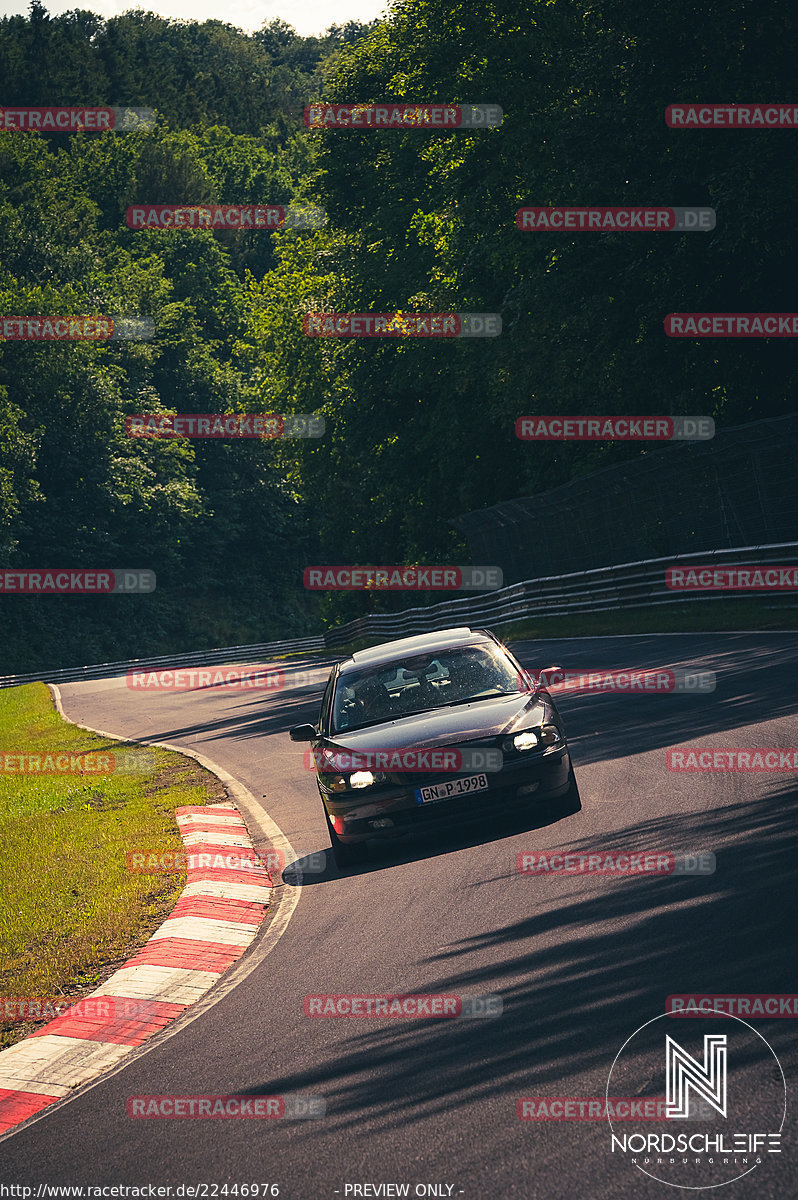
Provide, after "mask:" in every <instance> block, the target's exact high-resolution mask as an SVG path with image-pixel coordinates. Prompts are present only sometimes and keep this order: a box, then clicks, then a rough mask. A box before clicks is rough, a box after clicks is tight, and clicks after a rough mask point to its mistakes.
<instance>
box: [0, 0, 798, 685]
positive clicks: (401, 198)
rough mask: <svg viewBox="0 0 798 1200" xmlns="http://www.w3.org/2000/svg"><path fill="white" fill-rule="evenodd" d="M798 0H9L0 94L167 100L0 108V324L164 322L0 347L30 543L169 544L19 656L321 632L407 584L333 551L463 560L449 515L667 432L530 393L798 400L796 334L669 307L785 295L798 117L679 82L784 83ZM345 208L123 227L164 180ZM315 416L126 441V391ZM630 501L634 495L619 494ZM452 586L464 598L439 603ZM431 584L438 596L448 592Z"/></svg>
mask: <svg viewBox="0 0 798 1200" xmlns="http://www.w3.org/2000/svg"><path fill="white" fill-rule="evenodd" d="M796 24H798V16H796V15H793V14H792V9H791V5H790V4H789V3H788V2H787V0H776V2H774V3H769V4H767V5H766V6H764V7H763V6H762V5H761V4H760V3H758V2H755V0H731V3H730V4H729V5H727V6H725V7H724V8H723V10H718V9H717V8H716V7H715V6H708V5H703V4H696V3H691V2H690V0H667V2H666V0H652V2H651V3H649V4H646V5H640V4H637V3H632V2H631V0H607V2H606V3H591V2H590V0H587V2H586V3H585V4H583V5H574V4H573V3H570V2H569V3H566V2H565V0H548V2H547V0H515V2H513V0H508V2H507V3H505V4H503V5H501V6H491V5H487V6H486V5H477V4H474V3H458V2H456V0H455V2H454V3H451V2H448V3H442V2H441V0H403V2H402V3H401V4H398V5H397V6H396V7H395V8H394V9H393V10H392V15H391V16H390V18H389V20H387V21H386V22H372V23H371V24H370V25H363V24H359V23H357V22H348V23H345V24H343V25H332V26H330V28H329V29H328V30H327V32H326V33H325V34H323V35H322V36H319V37H312V38H303V37H300V36H298V35H297V34H296V33H295V31H294V30H293V29H292V28H291V26H290V25H288V24H287V23H286V22H284V21H282V20H274V21H271V22H270V23H268V24H266V25H264V27H263V28H262V29H261V30H260V31H258V32H256V33H254V34H252V35H246V34H244V33H242V32H241V31H239V30H237V29H236V28H234V27H233V26H231V25H229V24H225V23H223V22H221V21H206V22H204V23H201V24H199V23H195V22H177V21H170V20H166V19H163V18H160V17H157V16H155V15H153V14H152V13H147V12H143V11H138V10H137V11H132V12H127V13H125V14H123V15H122V16H119V17H114V18H112V19H109V20H102V19H100V18H99V17H97V16H95V15H93V14H92V13H90V12H87V11H83V10H77V11H73V12H70V13H67V14H66V15H64V16H60V17H50V16H49V15H48V13H47V11H46V10H45V8H44V7H42V5H41V4H40V3H38V0H35V2H34V3H33V4H32V5H31V8H30V12H29V15H28V16H27V17H8V18H4V19H3V20H2V21H0V80H2V88H1V89H0V101H2V105H3V106H4V107H5V108H6V109H11V108H13V107H14V106H15V105H26V106H33V105H42V106H54V105H81V106H82V105H98V106H99V105H109V106H129V107H145V108H153V109H155V110H156V111H157V121H156V123H155V124H154V126H153V127H152V128H141V129H138V130H134V131H131V132H120V133H115V132H96V133H95V132H88V131H87V132H79V133H75V134H67V133H36V132H24V133H23V132H20V131H16V130H13V129H2V130H0V315H18V314H26V315H29V314H81V313H106V314H109V315H111V316H129V315H133V316H146V317H149V318H151V319H152V321H153V324H154V328H155V335H154V337H153V338H151V339H149V340H143V341H114V342H107V343H94V342H60V343H43V342H38V343H37V342H24V341H7V342H0V446H1V447H2V460H1V462H0V512H1V513H2V531H1V532H0V555H2V562H1V563H0V566H4V567H9V568H25V567H28V566H30V567H48V566H49V567H65V566H84V567H98V566H99V567H111V568H113V567H136V568H138V567H145V568H150V569H152V570H154V571H155V572H156V575H157V579H158V587H157V590H156V591H155V592H154V593H152V594H150V595H146V596H116V597H98V598H95V599H91V598H81V597H75V596H63V597H53V596H42V597H21V596H16V597H15V596H11V595H7V596H4V597H3V598H2V603H1V604H0V637H2V640H3V643H4V647H5V654H4V655H3V661H4V663H5V669H6V670H8V671H13V670H19V671H22V670H26V669H31V668H35V667H39V666H44V665H49V666H59V665H71V664H75V663H88V662H98V661H105V660H111V659H116V658H126V657H132V656H133V655H137V656H146V655H149V654H159V653H168V652H170V651H179V650H191V649H199V648H207V647H210V646H218V645H226V644H227V645H229V644H232V643H238V642H251V641H265V640H269V639H271V638H280V637H291V636H298V635H302V634H306V633H309V632H315V631H316V630H317V629H319V628H320V627H321V624H322V623H336V622H337V621H339V620H343V619H347V618H348V617H350V616H354V615H357V614H359V613H360V612H363V611H368V610H370V609H374V608H379V607H382V608H390V607H395V606H397V605H399V604H406V603H407V602H408V599H407V597H406V596H405V597H401V596H396V595H381V596H376V595H374V594H373V593H368V594H362V593H342V594H330V595H327V596H318V595H309V594H308V593H306V592H305V591H304V589H303V586H302V572H303V569H304V567H305V566H306V565H308V564H309V563H376V564H379V563H404V562H408V563H411V562H421V563H423V562H426V563H430V562H448V563H452V562H462V561H467V560H466V558H465V555H466V548H465V545H464V543H463V541H462V538H461V535H460V534H459V533H457V532H456V531H455V529H454V528H453V527H452V526H451V524H450V522H451V520H452V519H453V518H455V517H457V516H459V515H461V514H463V513H465V512H468V511H470V510H473V509H477V508H482V507H485V506H488V505H492V504H496V503H498V502H499V501H503V500H508V499H512V498H514V497H518V496H529V495H533V494H535V493H538V492H541V491H544V490H546V489H548V488H550V487H554V486H557V485H559V484H562V483H564V482H567V481H568V480H570V479H574V478H577V477H579V476H582V475H584V474H586V473H588V472H590V471H592V470H595V469H596V468H598V467H602V466H605V465H607V464H608V463H610V462H613V461H618V460H621V459H623V458H624V457H629V456H635V455H639V454H641V453H647V452H650V451H651V450H652V449H656V445H655V444H653V443H647V444H644V445H643V446H641V445H639V444H638V445H630V444H621V443H601V442H596V443H590V442H575V443H565V444H557V443H548V444H531V443H528V442H522V441H519V440H518V439H517V438H516V436H515V432H514V427H515V420H516V418H517V417H519V416H521V415H524V414H532V413H551V414H560V413H561V414H570V413H577V414H603V413H612V414H645V413H650V414H706V415H710V416H712V417H713V418H714V420H715V421H716V423H717V426H718V428H722V427H724V426H725V427H728V426H729V425H734V424H739V423H741V422H744V421H749V420H754V419H756V418H758V417H762V416H768V415H778V414H782V413H787V412H792V411H795V409H796V408H798V404H796V382H795V369H794V355H795V350H794V341H793V340H792V339H788V338H769V339H752V340H747V339H733V338H732V339H724V340H716V339H703V340H701V339H670V338H668V337H666V336H665V334H664V330H663V320H664V318H665V316H666V315H667V314H668V313H670V312H678V311H691V312H696V311H698V312H725V311H734V312H751V311H753V312H789V311H792V310H796V309H798V305H797V304H796V303H795V287H794V273H795V268H794V260H795V252H796V240H797V238H798V235H797V234H796V231H795V225H794V222H793V221H792V220H791V219H790V209H791V204H792V196H793V195H794V194H795V191H796V186H797V185H798V169H797V167H798V153H796V147H795V138H796V137H798V130H796V131H791V130H789V129H779V130H772V131H765V130H734V129H728V130H710V131H704V130H677V129H671V128H669V127H668V126H667V124H666V122H665V119H664V113H665V108H666V106H667V105H669V104H672V103H675V102H679V101H685V102H698V101H703V102H713V103H717V102H720V101H726V100H728V101H729V102H741V101H746V102H748V101H763V102H768V101H774V102H779V101H780V102H788V101H790V100H791V97H792V88H793V82H794V76H795V68H794V62H795V52H796V31H795V27H796ZM314 100H325V101H327V102H330V103H335V102H345V101H350V102H351V101H358V102H367V101H382V100H395V101H398V102H411V101H418V102H432V101H446V102H450V103H457V102H463V103H467V102H473V103H494V104H498V105H500V106H501V108H502V110H503V113H504V118H503V121H502V123H501V125H500V126H499V127H497V128H492V129H481V130H480V129H476V130H455V131H452V130H435V129H412V128H411V129H401V130H400V129H395V130H394V129H392V130H372V129H347V130H335V129H319V130H314V129H308V128H307V127H306V125H305V123H304V121H303V116H302V114H303V109H304V107H305V105H306V104H308V103H310V102H311V101H314ZM306 201H309V202H312V203H313V204H316V205H319V206H321V207H322V208H323V209H324V210H325V212H326V213H327V215H328V221H327V224H326V225H325V226H323V227H322V228H318V229H315V230H298V229H285V230H281V231H278V232H266V231H256V230H220V231H215V232H214V231H211V230H203V229H199V228H198V229H192V228H179V229H166V230H157V229H150V228H148V229H143V230H139V229H131V228H129V227H128V226H127V224H126V220H125V214H126V210H127V209H128V207H130V206H131V205H135V204H186V205H189V204H206V205H207V204H218V203H228V204H230V203H232V204H261V205H262V204H264V203H268V204H283V205H287V204H301V203H304V202H306ZM576 204H591V205H622V204H639V205H660V206H661V205H683V206H693V205H695V206H708V207H712V208H714V209H715V211H716V213H717V225H716V228H715V229H714V230H713V231H712V232H711V233H709V232H708V233H690V234H678V233H672V232H667V233H645V232H643V233H634V234H628V235H625V234H618V233H603V232H602V233H578V234H575V235H572V234H565V233H559V234H546V233H537V232H536V233H524V232H521V231H519V230H518V229H517V228H516V224H515V214H516V211H517V209H518V208H519V207H521V206H524V205H576ZM311 310H314V311H316V310H331V311H357V312H364V311H373V312H396V311H405V310H407V311H413V310H419V311H424V312H450V311H454V312H494V313H499V314H500V315H501V317H502V321H503V332H502V334H501V336H500V337H496V338H485V339H481V338H457V339H451V340H448V339H447V340H437V339H413V338H404V339H397V340H386V339H380V338H375V339H369V338H351V339H350V338H346V339H343V338H341V339H337V338H312V337H307V336H306V335H305V333H304V332H303V326H302V317H303V315H304V314H305V313H307V312H308V311H311ZM153 412H155V413H161V412H178V413H209V412H212V413H216V412H225V413H235V412H238V413H245V412H252V413H263V412H279V413H321V414H323V415H324V417H325V421H326V433H325V435H324V436H323V437H321V438H313V439H310V438H308V439H272V440H266V441H259V440H239V441H236V440H207V441H202V440H190V441H187V440H174V441H170V440H150V439H140V438H131V437H128V436H127V435H126V432H125V417H126V416H127V415H129V414H134V413H153ZM618 515H619V521H620V522H623V521H626V520H628V519H629V516H630V515H629V513H628V512H627V511H625V510H622V509H619V514H618ZM429 599H430V600H433V601H434V600H436V599H440V595H433V596H430V597H429ZM423 600H424V598H423V597H421V598H420V599H419V598H417V597H415V596H414V597H412V598H411V600H410V602H411V603H419V602H423Z"/></svg>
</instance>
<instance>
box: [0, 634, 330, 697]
mask: <svg viewBox="0 0 798 1200" xmlns="http://www.w3.org/2000/svg"><path fill="white" fill-rule="evenodd" d="M324 649H325V644H324V638H323V637H322V636H321V635H318V636H316V637H308V638H293V639H289V640H287V641H282V642H262V643H260V644H259V645H256V646H223V647H220V648H219V649H217V650H196V651H194V652H193V653H191V654H166V655H163V656H161V657H160V658H132V659H129V660H122V661H121V662H110V663H96V664H95V665H94V666H90V667H64V668H62V669H60V670H57V671H31V672H29V673H28V674H27V675H0V687H16V685H17V684H20V683H36V682H38V681H39V680H41V681H42V682H43V683H75V682H77V681H78V680H80V679H104V678H106V677H107V676H109V675H121V674H122V673H123V672H124V671H129V670H134V669H136V670H139V671H146V670H153V671H156V670H158V669H159V668H172V667H203V666H214V665H216V664H217V663H236V662H248V661H249V660H250V659H256V658H258V657H262V656H265V655H269V654H292V653H297V652H301V651H303V650H306V651H307V652H308V653H313V652H314V651H318V650H324Z"/></svg>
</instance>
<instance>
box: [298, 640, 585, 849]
mask: <svg viewBox="0 0 798 1200" xmlns="http://www.w3.org/2000/svg"><path fill="white" fill-rule="evenodd" d="M558 669H561V668H556V667H547V668H546V670H547V671H553V670H558ZM290 736H291V740H292V741H295V742H310V743H311V745H312V757H310V756H309V763H310V765H311V766H315V771H316V777H317V784H318V788H319V793H320V795H321V798H322V802H323V804H324V812H325V816H326V817H327V827H328V829H329V833H330V842H331V845H332V851H333V855H334V857H335V861H336V863H337V864H338V865H339V866H348V865H349V864H350V863H354V862H357V861H360V860H361V859H362V858H363V857H364V856H365V854H366V852H367V842H368V841H369V840H372V839H375V838H379V839H380V840H383V839H385V838H393V837H400V836H402V835H404V834H407V833H411V832H413V831H414V830H420V829H423V828H424V827H429V826H433V825H438V824H444V823H447V822H448V823H451V822H458V821H460V820H462V819H464V818H465V817H467V816H474V817H479V816H482V815H488V816H490V814H492V813H494V812H496V811H497V810H499V809H509V808H511V807H518V806H519V805H520V806H525V807H527V808H529V807H531V806H534V807H535V808H538V807H540V806H541V803H542V802H544V801H550V800H559V799H560V798H562V801H563V805H562V808H563V810H564V811H565V812H577V811H579V809H580V807H581V805H580V801H579V792H578V788H577V785H576V779H575V777H574V771H573V767H572V765H571V758H570V755H569V753H568V743H567V741H566V738H565V730H564V729H563V724H562V719H561V717H560V714H559V713H558V711H557V708H556V706H555V704H554V701H553V700H552V698H551V696H550V695H549V693H548V692H547V691H546V689H545V688H544V687H543V686H541V684H540V681H539V679H538V678H536V677H535V676H533V675H532V674H531V673H530V672H528V671H525V670H524V668H523V667H522V666H521V665H520V664H519V663H518V662H517V661H516V659H515V658H514V657H513V655H512V654H511V653H510V651H509V650H508V649H507V647H506V646H504V645H503V644H502V643H501V642H500V641H499V640H498V638H496V637H494V635H493V634H492V633H490V632H489V631H488V630H485V629H474V630H471V629H448V630H440V631H438V632H436V633H425V634H420V635H418V636H416V637H409V638H402V639H401V640H400V641H395V642H386V643H384V644H383V645H381V646H372V647H371V649H369V650H360V651H358V653H357V654H353V655H352V657H351V658H348V659H346V661H345V662H341V663H338V664H337V665H336V666H335V667H333V669H332V671H331V673H330V678H329V681H328V683H327V687H326V690H325V692H324V698H323V700H322V703H321V713H320V716H319V723H318V726H315V725H297V726H295V728H293V729H292V730H291V731H290Z"/></svg>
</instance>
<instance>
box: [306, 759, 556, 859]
mask: <svg viewBox="0 0 798 1200" xmlns="http://www.w3.org/2000/svg"><path fill="white" fill-rule="evenodd" d="M570 767H571V760H570V755H569V753H568V748H567V746H558V747H557V748H556V749H551V750H549V751H547V752H546V753H545V754H543V755H535V758H534V759H533V760H531V761H524V760H523V759H520V760H517V761H514V762H512V763H508V762H505V764H504V766H503V767H502V770H501V771H496V772H487V773H486V778H487V781H488V787H487V789H486V790H485V791H481V792H470V793H465V794H463V795H460V796H450V797H449V798H448V799H446V800H436V801H431V802H428V803H425V804H422V803H420V802H419V801H418V798H417V797H416V789H417V788H420V787H426V786H427V785H428V784H433V783H445V782H447V781H448V780H450V779H457V778H458V776H457V775H451V774H449V775H422V774H418V775H416V776H415V777H414V780H413V782H412V783H410V782H407V776H405V777H404V779H403V781H402V782H401V783H397V784H395V785H389V784H381V785H377V786H376V787H373V788H365V789H363V792H362V793H361V794H359V795H357V794H356V795H352V793H351V792H349V793H345V794H344V793H337V794H334V795H330V794H329V793H326V792H325V793H323V794H322V796H323V801H324V807H325V809H326V810H327V813H328V820H329V818H330V817H335V818H336V821H335V826H334V828H335V832H336V834H337V836H338V839H339V840H340V841H341V842H343V843H344V844H347V843H350V844H351V843H356V842H365V841H371V840H374V839H379V840H384V839H389V838H395V837H402V836H404V835H406V834H408V833H411V832H412V831H413V830H415V829H423V828H430V827H433V826H439V825H440V826H443V825H450V824H453V823H457V822H458V821H462V820H465V819H468V818H470V817H473V818H474V819H478V818H479V817H484V816H486V815H490V814H492V813H496V812H500V811H508V810H512V809H518V808H519V807H524V806H529V805H530V804H532V805H535V804H538V803H540V802H542V801H548V800H554V799H558V798H559V797H561V796H564V795H565V794H566V792H567V791H568V788H569V784H570ZM477 773H478V772H477Z"/></svg>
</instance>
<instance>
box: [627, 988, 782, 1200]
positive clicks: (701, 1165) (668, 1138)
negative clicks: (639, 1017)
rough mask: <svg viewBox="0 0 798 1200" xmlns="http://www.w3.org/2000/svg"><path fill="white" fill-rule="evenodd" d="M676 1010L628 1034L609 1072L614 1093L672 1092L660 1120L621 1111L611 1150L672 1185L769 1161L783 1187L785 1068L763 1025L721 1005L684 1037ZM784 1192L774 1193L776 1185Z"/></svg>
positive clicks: (739, 1173)
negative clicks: (675, 1032)
mask: <svg viewBox="0 0 798 1200" xmlns="http://www.w3.org/2000/svg"><path fill="white" fill-rule="evenodd" d="M674 1020H675V1018H673V1017H672V1016H671V1015H670V1014H667V1013H665V1014H663V1015H662V1016H659V1017H653V1018H652V1019H651V1020H650V1021H647V1022H646V1023H645V1025H641V1026H640V1028H639V1029H637V1030H635V1032H634V1033H633V1034H632V1035H631V1037H629V1038H627V1040H626V1042H625V1043H624V1044H623V1046H622V1047H621V1049H620V1050H619V1051H618V1053H617V1054H616V1056H615V1060H614V1062H613V1064H612V1067H611V1068H610V1073H609V1076H608V1077H607V1087H606V1096H607V1097H609V1096H610V1095H614V1096H635V1097H638V1096H639V1097H641V1099H645V1098H646V1097H651V1096H661V1095H663V1093H664V1095H665V1100H666V1103H665V1109H664V1116H663V1118H662V1119H661V1120H659V1121H658V1120H654V1121H651V1120H647V1121H645V1122H643V1121H640V1122H629V1121H625V1122H624V1123H623V1126H620V1125H618V1126H617V1128H618V1129H619V1130H621V1129H622V1130H623V1132H617V1133H616V1128H615V1127H614V1126H613V1121H612V1117H611V1116H610V1115H609V1111H610V1110H608V1116H607V1120H608V1122H609V1126H610V1142H609V1151H610V1154H611V1155H612V1156H613V1158H614V1159H615V1160H616V1161H619V1160H626V1162H627V1163H629V1164H630V1165H631V1166H633V1167H635V1168H636V1169H637V1170H638V1171H640V1172H641V1173H642V1174H643V1175H648V1176H649V1178H651V1179H656V1180H657V1181H658V1182H659V1183H663V1184H665V1185H666V1186H669V1187H678V1188H686V1189H689V1190H690V1191H702V1190H704V1189H707V1188H715V1187H721V1186H723V1185H724V1184H727V1183H731V1182H732V1181H733V1180H735V1179H741V1178H742V1177H743V1176H744V1175H748V1174H750V1173H751V1172H752V1171H755V1170H756V1169H757V1168H759V1167H761V1168H762V1169H763V1170H764V1171H765V1172H766V1173H767V1175H768V1182H767V1183H763V1184H762V1185H760V1186H762V1187H764V1188H777V1184H778V1174H779V1172H780V1170H781V1164H782V1159H781V1158H780V1155H781V1153H782V1145H781V1131H782V1128H783V1126H784V1121H785V1117H786V1113H787V1087H786V1083H785V1079H784V1071H783V1070H782V1067H781V1063H780V1062H779V1060H778V1058H777V1057H776V1054H775V1052H774V1050H773V1049H772V1047H771V1046H770V1044H769V1043H768V1042H767V1041H766V1040H765V1038H764V1037H763V1036H762V1034H761V1033H759V1031H758V1030H757V1029H755V1028H754V1027H753V1025H750V1024H749V1023H748V1022H747V1021H743V1020H741V1019H740V1018H739V1017H732V1016H729V1015H728V1014H727V1013H724V1012H722V1011H721V1010H720V1009H711V1010H707V1012H706V1015H703V1016H701V1017H700V1018H696V1019H695V1020H691V1021H690V1022H689V1028H688V1029H687V1031H686V1032H685V1025H686V1024H687V1023H686V1022H684V1021H681V1022H680V1023H679V1040H678V1041H677V1039H676V1038H674V1037H673V1036H672V1035H671V1033H670V1029H672V1028H673V1024H674ZM774 1194H775V1193H774Z"/></svg>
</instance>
